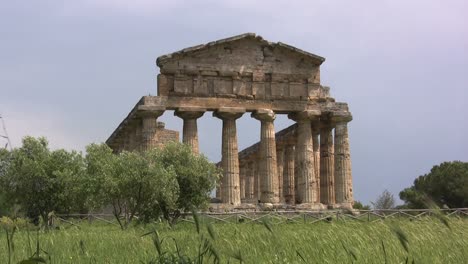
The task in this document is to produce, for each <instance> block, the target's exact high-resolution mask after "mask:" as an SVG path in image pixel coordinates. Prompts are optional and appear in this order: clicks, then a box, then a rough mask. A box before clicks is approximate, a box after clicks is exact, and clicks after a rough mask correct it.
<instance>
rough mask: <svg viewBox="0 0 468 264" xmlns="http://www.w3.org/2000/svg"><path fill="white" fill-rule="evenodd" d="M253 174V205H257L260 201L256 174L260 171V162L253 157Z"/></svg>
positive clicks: (258, 182)
mask: <svg viewBox="0 0 468 264" xmlns="http://www.w3.org/2000/svg"><path fill="white" fill-rule="evenodd" d="M253 171H254V172H253V173H254V199H255V203H258V200H260V177H259V176H260V175H259V174H258V172H259V171H260V161H259V159H258V157H255V161H254V166H253Z"/></svg>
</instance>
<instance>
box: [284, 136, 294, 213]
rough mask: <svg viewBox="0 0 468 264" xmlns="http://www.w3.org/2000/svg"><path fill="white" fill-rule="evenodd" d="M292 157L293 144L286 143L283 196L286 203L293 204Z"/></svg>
mask: <svg viewBox="0 0 468 264" xmlns="http://www.w3.org/2000/svg"><path fill="white" fill-rule="evenodd" d="M294 158H295V152H294V144H292V143H291V144H287V145H286V148H285V151H284V168H283V197H284V202H285V203H287V204H294Z"/></svg>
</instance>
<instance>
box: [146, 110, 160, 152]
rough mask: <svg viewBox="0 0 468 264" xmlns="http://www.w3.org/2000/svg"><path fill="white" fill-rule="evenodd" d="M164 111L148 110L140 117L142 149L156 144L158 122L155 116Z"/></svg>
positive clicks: (152, 147)
mask: <svg viewBox="0 0 468 264" xmlns="http://www.w3.org/2000/svg"><path fill="white" fill-rule="evenodd" d="M163 113H164V110H159V111H148V112H145V113H144V114H143V115H142V117H141V122H142V131H141V132H142V144H141V146H142V150H143V151H146V150H150V149H154V148H156V147H157V146H158V138H157V134H156V131H157V128H158V122H157V118H158V117H160V116H161V115H162V114H163Z"/></svg>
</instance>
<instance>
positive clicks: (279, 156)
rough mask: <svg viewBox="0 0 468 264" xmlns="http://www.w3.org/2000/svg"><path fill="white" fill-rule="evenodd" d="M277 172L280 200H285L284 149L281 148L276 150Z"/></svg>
mask: <svg viewBox="0 0 468 264" xmlns="http://www.w3.org/2000/svg"><path fill="white" fill-rule="evenodd" d="M276 168H277V169H276V173H277V175H278V194H279V201H280V202H283V201H284V196H283V174H284V173H283V170H284V149H283V148H280V149H277V150H276Z"/></svg>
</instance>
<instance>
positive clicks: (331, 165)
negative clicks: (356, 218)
mask: <svg viewBox="0 0 468 264" xmlns="http://www.w3.org/2000/svg"><path fill="white" fill-rule="evenodd" d="M332 130H333V127H332V126H331V124H324V125H323V127H322V129H321V131H320V202H321V203H322V204H325V205H328V206H333V205H334V204H335V184H334V182H335V179H334V171H335V157H334V153H333V133H332Z"/></svg>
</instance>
